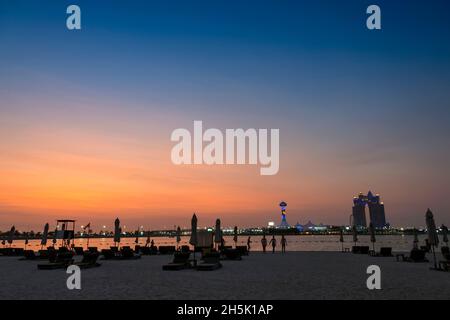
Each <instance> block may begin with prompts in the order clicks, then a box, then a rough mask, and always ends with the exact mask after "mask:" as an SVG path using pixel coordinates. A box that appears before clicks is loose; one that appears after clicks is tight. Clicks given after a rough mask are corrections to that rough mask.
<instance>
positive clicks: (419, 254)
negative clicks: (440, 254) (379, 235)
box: [395, 249, 428, 262]
mask: <svg viewBox="0 0 450 320" xmlns="http://www.w3.org/2000/svg"><path fill="white" fill-rule="evenodd" d="M425 255H426V252H425V251H424V250H421V249H412V250H411V253H410V254H409V257H408V256H405V254H397V255H396V256H395V257H396V259H397V261H404V262H428V259H427V258H426V257H425Z"/></svg>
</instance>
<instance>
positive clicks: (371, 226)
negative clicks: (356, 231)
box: [369, 223, 377, 251]
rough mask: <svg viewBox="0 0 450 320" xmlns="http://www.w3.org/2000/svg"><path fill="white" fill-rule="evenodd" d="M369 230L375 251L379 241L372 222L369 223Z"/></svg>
mask: <svg viewBox="0 0 450 320" xmlns="http://www.w3.org/2000/svg"><path fill="white" fill-rule="evenodd" d="M369 232H370V242H372V249H373V251H375V242H376V241H377V240H376V238H375V228H374V227H373V224H372V223H370V225H369Z"/></svg>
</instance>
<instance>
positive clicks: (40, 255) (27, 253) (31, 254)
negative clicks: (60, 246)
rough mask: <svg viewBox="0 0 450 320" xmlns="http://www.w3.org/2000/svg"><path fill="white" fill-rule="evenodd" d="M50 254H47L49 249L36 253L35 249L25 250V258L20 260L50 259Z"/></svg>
mask: <svg viewBox="0 0 450 320" xmlns="http://www.w3.org/2000/svg"><path fill="white" fill-rule="evenodd" d="M48 257H49V255H48V254H47V250H39V253H38V254H36V253H35V252H34V251H33V250H25V251H24V252H23V258H20V259H19V260H42V259H48Z"/></svg>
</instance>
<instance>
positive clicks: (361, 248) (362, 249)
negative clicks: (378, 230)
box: [352, 246, 370, 254]
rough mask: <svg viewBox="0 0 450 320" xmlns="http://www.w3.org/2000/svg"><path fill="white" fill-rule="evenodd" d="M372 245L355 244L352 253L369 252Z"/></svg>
mask: <svg viewBox="0 0 450 320" xmlns="http://www.w3.org/2000/svg"><path fill="white" fill-rule="evenodd" d="M369 251H370V247H369V246H353V247H352V253H355V254H369Z"/></svg>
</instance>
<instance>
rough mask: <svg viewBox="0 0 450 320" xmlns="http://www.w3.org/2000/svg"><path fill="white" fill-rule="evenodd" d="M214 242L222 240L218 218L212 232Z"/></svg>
mask: <svg viewBox="0 0 450 320" xmlns="http://www.w3.org/2000/svg"><path fill="white" fill-rule="evenodd" d="M214 242H215V243H221V242H222V230H220V219H217V220H216V232H215V233H214Z"/></svg>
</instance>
